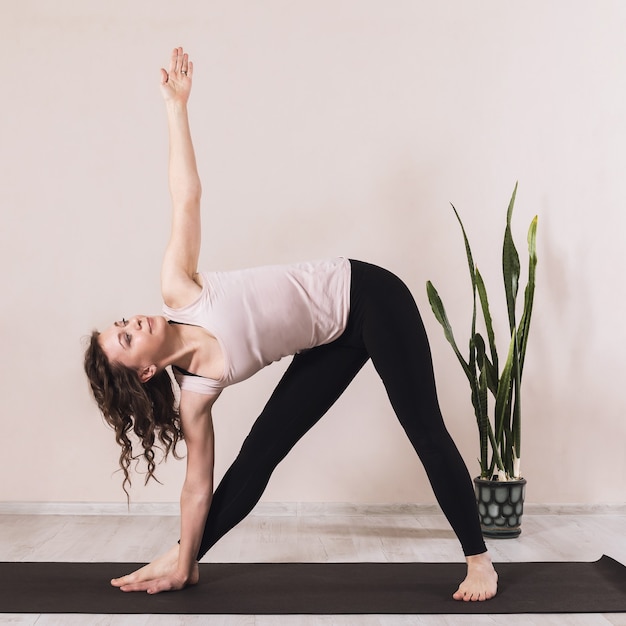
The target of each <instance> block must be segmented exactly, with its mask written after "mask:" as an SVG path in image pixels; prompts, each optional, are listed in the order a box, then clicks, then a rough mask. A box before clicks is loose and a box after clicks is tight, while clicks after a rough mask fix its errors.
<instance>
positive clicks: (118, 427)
mask: <svg viewBox="0 0 626 626" xmlns="http://www.w3.org/2000/svg"><path fill="white" fill-rule="evenodd" d="M99 336H100V333H99V332H98V331H97V330H94V331H93V333H92V334H91V338H90V341H89V345H88V346H87V349H86V351H85V373H86V374H87V378H88V379H89V383H90V385H91V391H92V392H93V395H94V398H95V399H96V402H97V403H98V407H99V408H100V411H102V414H103V415H104V419H105V421H106V422H107V424H108V425H109V426H110V427H111V428H112V429H113V430H114V431H115V440H116V441H117V443H118V444H119V445H120V446H121V447H122V451H121V453H120V460H119V463H120V468H121V469H122V472H123V473H124V480H123V482H122V489H123V490H124V492H125V493H126V498H127V500H128V499H129V498H130V496H129V492H128V489H127V486H130V485H131V479H130V472H129V468H130V465H131V462H132V461H133V460H139V459H141V458H142V457H143V459H144V460H145V462H146V464H147V466H148V473H147V475H146V479H145V484H147V483H148V481H149V480H150V478H152V479H154V480H156V481H157V482H158V479H157V478H156V476H155V475H154V470H155V468H156V463H155V460H154V459H155V455H154V448H155V442H156V439H157V438H158V441H159V442H160V445H157V446H156V447H157V448H161V449H162V451H163V453H164V458H167V456H168V454H169V453H170V452H171V453H172V456H174V458H177V459H178V458H180V457H179V456H178V454H177V453H176V444H177V443H178V442H179V441H180V440H181V439H182V438H183V433H182V430H181V427H180V415H179V412H178V403H177V401H176V397H175V395H174V390H173V389H172V379H171V378H170V375H169V374H168V373H167V371H166V370H161V371H160V372H157V373H156V374H155V375H154V376H153V377H152V378H151V379H150V380H148V381H147V382H145V383H142V382H141V381H140V380H139V376H138V375H137V373H136V372H135V371H134V370H132V369H130V368H128V367H125V366H124V365H121V364H120V363H112V362H110V361H109V359H108V357H107V355H106V354H105V352H104V350H103V349H102V346H101V345H100V342H99V341H98V337H99ZM132 433H134V434H135V435H136V437H137V438H138V439H139V442H140V444H141V446H142V448H143V453H142V454H139V455H136V456H133V444H132V441H131V439H130V437H129V435H130V434H132Z"/></svg>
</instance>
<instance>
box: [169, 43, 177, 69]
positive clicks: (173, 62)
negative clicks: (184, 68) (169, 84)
mask: <svg viewBox="0 0 626 626" xmlns="http://www.w3.org/2000/svg"><path fill="white" fill-rule="evenodd" d="M177 61H178V48H174V49H173V50H172V56H171V57H170V74H173V73H174V72H175V71H176V62H177Z"/></svg>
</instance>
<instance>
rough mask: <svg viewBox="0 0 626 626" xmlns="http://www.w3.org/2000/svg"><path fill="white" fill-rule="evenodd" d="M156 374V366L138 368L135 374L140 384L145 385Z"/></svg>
mask: <svg viewBox="0 0 626 626" xmlns="http://www.w3.org/2000/svg"><path fill="white" fill-rule="evenodd" d="M156 373H157V366H156V365H146V366H145V367H142V368H140V369H139V371H138V372H137V374H138V375H139V380H140V381H141V382H142V383H147V382H148V381H149V380H150V379H151V378H152V377H153V376H154V375H155V374H156Z"/></svg>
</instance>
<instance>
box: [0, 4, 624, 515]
mask: <svg viewBox="0 0 626 626" xmlns="http://www.w3.org/2000/svg"><path fill="white" fill-rule="evenodd" d="M0 7H1V9H0V52H1V53H2V54H1V57H0V58H2V64H3V72H2V83H1V85H2V86H1V91H0V99H1V104H0V110H1V112H2V114H1V115H0V172H1V174H0V176H1V181H2V184H1V185H0V207H1V210H2V228H1V229H0V258H1V262H2V267H3V271H2V277H1V279H0V280H1V283H0V287H1V292H2V308H1V326H0V345H1V346H2V359H1V364H0V380H1V381H2V382H1V384H2V393H1V394H0V429H1V432H2V453H1V454H0V471H1V475H2V479H1V480H0V501H5V502H6V501H93V502H115V501H123V494H122V492H121V490H120V478H119V474H115V473H114V470H115V468H116V464H117V455H118V451H117V448H116V444H115V442H114V440H113V437H112V434H111V433H110V432H109V431H108V430H107V429H106V428H105V427H104V425H103V423H102V421H101V419H100V417H99V415H98V413H97V410H96V408H95V406H94V404H93V402H92V401H91V399H90V397H89V395H88V393H87V387H86V382H85V380H84V376H83V374H82V369H81V359H82V344H81V337H83V336H84V335H86V334H87V333H88V332H89V331H90V330H91V329H92V328H93V327H94V326H98V327H101V326H103V325H105V324H108V323H109V322H110V321H111V320H112V319H118V318H119V317H121V316H122V315H125V316H129V315H132V314H133V313H135V312H158V311H159V310H160V299H159V285H158V272H159V263H160V256H161V253H162V250H163V247H164V243H165V240H166V236H167V230H168V210H169V204H168V195H167V186H166V150H167V144H166V128H165V116H164V112H163V106H162V103H161V100H160V94H159V90H158V85H157V84H158V69H159V67H160V66H161V65H162V64H165V63H166V62H167V59H168V55H169V51H170V49H171V47H172V46H174V45H179V44H183V45H185V46H186V47H187V48H188V49H189V51H190V52H191V54H192V57H193V59H194V61H195V64H196V74H195V84H194V92H193V95H192V99H193V101H192V104H191V118H192V125H193V132H194V136H195V141H196V147H197V153H198V161H199V167H200V170H201V175H202V178H203V183H204V189H205V194H204V215H205V221H204V232H205V236H204V248H203V253H202V261H201V264H202V266H203V267H207V268H212V267H215V268H224V269H226V268H235V267H241V266H246V265H256V264H263V263H269V262H271V263H274V262H283V261H292V260H300V259H307V258H317V257H323V256H326V255H336V254H343V255H348V256H352V257H357V258H363V259H367V260H371V261H373V262H377V263H380V264H382V265H385V266H387V267H389V268H390V269H392V270H394V271H396V272H397V273H399V274H400V275H401V276H402V277H403V278H404V279H405V280H406V282H407V283H408V284H409V285H410V287H411V289H412V291H413V293H414V294H415V297H416V299H417V301H418V304H419V305H420V306H421V308H422V311H423V314H424V318H425V322H426V324H427V328H428V330H429V334H430V337H431V343H432V349H433V354H434V361H435V369H436V374H437V380H438V388H439V392H440V397H441V404H442V406H443V409H444V412H445V415H446V418H447V421H448V424H449V428H450V430H451V431H452V433H453V435H454V437H455V438H456V440H457V441H458V443H459V446H460V448H461V450H462V453H463V455H464V457H465V459H466V461H467V462H468V464H469V466H470V468H471V470H472V472H473V473H476V471H477V464H476V461H475V458H476V456H477V441H476V439H477V437H476V432H475V425H474V421H473V417H472V412H471V405H470V403H469V395H468V390H467V384H466V381H465V380H464V378H463V375H462V373H461V370H460V368H459V366H458V364H457V362H456V361H455V359H454V357H453V355H452V352H451V350H450V349H449V347H448V345H447V343H446V342H445V340H444V338H443V336H442V333H441V331H440V328H439V327H438V325H437V323H436V322H435V320H434V318H433V316H432V314H431V312H430V310H429V307H428V303H427V300H426V295H425V289H424V285H425V282H426V280H427V279H432V280H433V281H434V282H435V284H436V285H437V287H438V288H439V290H440V292H441V294H442V296H443V297H444V300H445V302H446V304H447V306H448V308H449V313H450V317H451V319H452V322H453V324H454V326H455V328H456V332H457V335H458V336H459V338H462V341H463V343H464V342H465V336H464V335H463V332H464V331H465V330H466V329H467V327H468V325H469V306H470V301H469V296H470V294H469V288H468V281H467V275H466V267H465V259H464V253H463V249H462V241H461V238H460V234H459V232H458V229H457V226H456V223H455V220H454V218H453V215H452V212H451V210H450V207H449V204H448V203H449V202H450V201H451V202H453V203H454V204H455V205H456V206H457V208H458V209H459V210H460V211H461V213H462V215H463V217H464V219H465V222H466V226H467V228H468V231H469V234H470V237H471V239H472V242H473V246H474V249H475V250H474V251H475V254H476V257H477V258H478V261H479V264H481V268H482V271H483V272H484V274H485V276H486V280H487V281H488V285H489V286H490V287H491V291H492V292H494V295H493V296H492V298H496V294H498V296H499V295H500V293H501V292H500V291H499V290H500V278H499V269H498V266H499V248H500V245H501V243H500V242H501V234H502V226H503V224H502V222H503V217H504V211H505V208H506V204H507V202H508V199H509V195H510V193H511V191H512V188H513V185H514V183H515V181H516V180H519V181H520V190H519V194H518V204H517V212H516V215H515V222H514V223H515V231H516V233H517V237H518V241H519V242H520V245H521V246H522V247H523V242H524V238H525V234H526V228H527V226H528V223H529V221H530V219H531V217H532V216H533V215H534V214H535V213H538V214H539V218H540V225H539V262H540V265H539V286H538V292H537V298H536V316H535V318H534V327H533V331H532V337H531V342H530V347H529V354H528V360H527V369H526V380H525V396H524V401H525V407H524V413H525V425H524V433H525V436H524V454H523V469H524V473H525V475H526V477H527V478H528V480H529V490H528V500H529V501H530V502H535V503H572V502H575V503H588V504H593V503H620V502H623V500H624V493H625V487H626V455H624V441H626V426H625V424H626V420H625V419H624V414H625V413H626V411H625V409H626V403H625V401H624V381H623V374H624V364H623V359H621V358H620V354H621V353H622V352H623V350H624V346H625V345H626V333H625V331H624V323H623V320H624V304H625V301H626V298H625V296H624V291H623V287H624V269H625V267H624V265H625V254H626V253H625V252H624V244H625V238H624V229H625V226H626V217H625V215H626V212H625V210H624V208H625V196H626V192H625V189H626V186H625V185H624V172H625V171H626V148H625V146H626V116H625V115H624V111H626V89H625V80H626V78H625V77H626V48H625V47H624V32H626V31H625V26H626V4H624V3H623V2H619V1H617V0H616V1H614V2H610V1H607V0H601V1H597V0H596V1H594V2H583V1H580V0H578V1H573V0H561V1H548V2H546V1H545V0H541V1H538V0H537V1H534V0H533V1H527V2H524V3H520V2H511V1H502V0H493V1H486V0H485V1H481V2H466V1H465V0H445V1H438V2H426V1H418V0H410V1H409V0H407V1H398V0H396V1H386V0H385V1H383V0H369V1H364V0H358V1H357V0H340V1H336V0H332V1H331V0H323V1H320V0H306V1H296V2H291V1H287V0H282V1H279V0H274V1H272V0H264V1H259V2H252V1H250V2H241V1H237V2H232V1H227V0H222V1H213V2H207V1H205V0H193V1H192V0H188V1H182V2H177V3H175V4H172V3H171V2H164V1H163V0H156V1H155V0H137V1H134V2H126V1H121V0H115V1H110V2H95V1H84V2H73V1H70V0H57V1H55V2H47V1H46V0H38V1H37V0H30V1H23V2H8V1H7V0H2V1H1V3H0ZM494 308H496V310H497V311H498V312H499V313H500V314H502V313H503V312H504V311H503V308H502V303H501V302H499V303H498V305H495V304H494ZM284 366H285V364H283V363H281V364H278V365H274V366H272V367H270V368H267V369H266V370H264V371H263V372H261V373H260V374H258V375H257V376H256V377H255V378H253V379H252V380H249V381H247V382H245V383H242V384H240V385H239V386H237V387H235V388H232V389H229V390H227V391H226V392H225V393H224V394H223V397H222V399H221V400H220V402H219V403H218V404H217V405H216V408H215V422H216V431H217V442H218V443H217V448H218V451H217V469H218V474H219V475H221V474H222V473H223V471H224V469H225V467H226V466H227V465H228V463H229V462H230V461H231V460H232V458H233V457H234V455H235V454H236V452H237V450H238V447H239V445H240V443H241V441H242V438H243V437H244V436H245V434H246V432H247V431H248V429H249V427H250V425H251V423H252V421H253V420H254V417H255V415H256V414H257V413H258V411H259V410H260V408H261V406H262V405H263V403H264V400H265V399H266V398H267V396H268V394H269V392H270V390H271V389H272V386H273V385H274V383H275V382H276V381H277V379H278V378H279V376H280V374H281V371H282V370H283V369H284ZM183 472H184V463H181V462H175V461H171V462H169V463H168V464H167V465H166V466H165V467H163V468H162V471H161V474H160V475H161V477H162V480H163V483H164V484H163V485H162V486H159V485H155V486H152V487H150V488H141V487H140V484H141V481H140V480H139V481H138V483H137V487H136V488H135V489H134V490H133V499H134V500H135V501H139V502H141V501H144V502H150V501H154V502H165V501H173V500H176V499H177V494H178V489H179V487H180V482H181V480H182V476H183ZM265 499H266V500H270V501H275V500H282V501H320V500H328V501H353V502H431V501H433V497H432V493H431V491H430V488H429V486H428V484H427V482H426V480H425V476H424V473H423V470H422V469H421V466H420V464H419V463H418V461H417V460H416V458H415V457H414V455H413V452H412V450H411V448H410V447H409V444H408V442H407V441H406V440H405V438H404V437H403V434H402V432H401V429H400V427H399V425H398V424H397V422H396V421H395V418H394V416H393V414H392V413H391V411H390V409H389V407H388V405H387V401H386V398H385V396H384V392H383V390H382V385H380V384H379V382H378V381H377V379H376V376H375V374H374V372H373V369H372V368H371V366H367V367H366V369H365V371H364V372H363V373H362V374H361V376H360V377H359V378H358V380H357V381H356V382H355V383H354V385H353V386H352V387H351V388H350V389H349V391H348V392H347V393H346V394H345V396H344V397H343V398H342V399H341V400H340V401H339V402H338V404H337V405H336V407H335V408H333V409H332V411H331V412H330V414H329V415H328V416H327V417H326V418H325V419H324V420H323V421H322V422H321V423H320V424H319V425H318V426H317V427H316V428H315V429H314V430H313V431H312V432H311V433H310V435H309V436H308V437H307V438H305V440H303V441H302V442H301V443H300V444H298V446H297V447H296V449H295V451H294V452H293V454H292V455H291V456H290V457H288V459H287V460H286V461H285V462H284V464H283V465H282V466H281V467H280V468H279V469H278V471H277V472H276V474H275V476H274V478H273V480H272V482H271V484H270V487H269V489H268V491H267V492H266V495H265Z"/></svg>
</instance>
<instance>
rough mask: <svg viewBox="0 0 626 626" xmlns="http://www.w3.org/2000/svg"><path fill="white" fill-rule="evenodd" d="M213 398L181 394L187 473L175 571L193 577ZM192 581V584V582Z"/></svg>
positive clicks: (207, 477) (209, 467) (204, 506)
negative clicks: (176, 568) (176, 569)
mask: <svg viewBox="0 0 626 626" xmlns="http://www.w3.org/2000/svg"><path fill="white" fill-rule="evenodd" d="M214 400H215V399H214V398H211V397H209V396H204V395H201V394H197V393H192V392H188V391H187V392H183V393H182V395H181V401H180V416H181V426H182V429H183V433H184V436H185V443H186V446H187V473H186V475H185V482H184V484H183V488H182V491H181V494H180V525H181V529H180V549H179V555H178V571H179V574H180V575H184V576H186V577H187V578H186V580H185V583H187V582H189V581H190V578H193V571H194V568H195V566H196V557H197V555H198V550H199V549H200V543H201V541H202V534H203V532H204V525H205V522H206V518H207V515H208V513H209V508H210V506H211V499H212V497H213V466H214V458H215V444H214V434H213V419H212V416H211V408H212V405H213V402H214ZM192 582H194V581H192Z"/></svg>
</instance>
